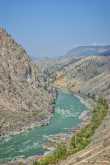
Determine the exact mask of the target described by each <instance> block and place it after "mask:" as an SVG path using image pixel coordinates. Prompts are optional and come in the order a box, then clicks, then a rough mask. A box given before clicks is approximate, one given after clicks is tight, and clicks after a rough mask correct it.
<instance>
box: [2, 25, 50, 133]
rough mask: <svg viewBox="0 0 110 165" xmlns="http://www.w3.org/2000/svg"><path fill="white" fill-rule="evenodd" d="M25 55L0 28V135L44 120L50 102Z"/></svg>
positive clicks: (36, 73) (34, 68) (36, 72)
mask: <svg viewBox="0 0 110 165" xmlns="http://www.w3.org/2000/svg"><path fill="white" fill-rule="evenodd" d="M38 73H39V70H38V69H37V67H36V66H35V65H34V64H32V62H31V59H30V58H29V57H28V55H27V53H26V51H25V50H24V49H23V48H22V47H21V46H20V45H18V44H17V43H16V42H15V41H14V40H13V39H12V37H11V36H10V35H9V34H8V33H7V32H6V31H5V30H4V29H2V28H0V135H5V134H7V133H10V132H11V131H21V130H22V129H24V128H25V127H30V126H31V125H32V123H36V122H39V121H41V120H43V119H48V117H49V116H50V115H49V111H48V110H49V106H50V100H49V95H48V92H47V91H46V90H45V89H44V88H43V87H42V86H41V85H40V80H39V76H38V75H39V74H38Z"/></svg>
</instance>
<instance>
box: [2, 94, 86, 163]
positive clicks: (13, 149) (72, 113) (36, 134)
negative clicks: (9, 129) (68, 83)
mask: <svg viewBox="0 0 110 165" xmlns="http://www.w3.org/2000/svg"><path fill="white" fill-rule="evenodd" d="M84 111H87V108H86V106H85V105H84V104H82V103H81V102H80V100H79V99H78V98H76V97H75V96H73V95H72V94H71V93H69V92H64V91H59V92H58V97H57V99H56V104H55V113H54V115H53V118H52V119H51V121H50V123H49V125H47V126H43V127H39V128H38V127H36V128H33V129H31V130H29V131H28V132H24V133H21V134H17V135H13V136H9V137H7V138H2V139H0V162H5V161H9V160H15V159H17V158H21V157H23V158H26V157H29V156H33V155H38V154H43V153H44V152H46V151H45V150H44V149H43V147H42V145H43V144H45V143H46V142H47V141H48V137H49V136H52V135H56V134H58V133H67V132H68V130H69V129H71V128H76V127H78V126H79V124H80V122H81V121H80V119H79V116H80V114H81V113H82V112H84Z"/></svg>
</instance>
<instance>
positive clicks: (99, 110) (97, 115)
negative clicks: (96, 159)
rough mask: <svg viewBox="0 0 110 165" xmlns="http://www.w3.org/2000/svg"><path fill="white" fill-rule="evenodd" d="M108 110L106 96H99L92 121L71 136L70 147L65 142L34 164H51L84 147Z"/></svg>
mask: <svg viewBox="0 0 110 165" xmlns="http://www.w3.org/2000/svg"><path fill="white" fill-rule="evenodd" d="M107 111H108V104H107V101H106V100H105V99H104V98H99V99H98V101H97V104H96V107H95V108H94V109H93V111H92V118H91V121H90V123H89V124H88V125H87V126H86V127H85V128H82V129H81V130H80V132H78V133H77V134H76V135H74V136H73V137H72V138H71V141H70V144H69V147H68V146H66V145H65V144H63V143H62V144H60V145H58V146H57V148H56V150H55V151H54V152H53V153H52V154H50V155H48V156H46V157H44V158H43V159H42V160H40V161H38V162H34V163H33V165H49V164H55V163H57V162H58V161H59V160H62V159H65V158H66V157H67V156H68V155H70V154H74V153H76V152H78V151H80V150H82V149H84V148H85V147H86V146H87V145H88V144H89V143H90V141H91V136H92V135H93V134H94V132H95V130H96V128H98V126H99V125H100V124H101V122H102V120H103V119H104V117H105V116H106V114H107Z"/></svg>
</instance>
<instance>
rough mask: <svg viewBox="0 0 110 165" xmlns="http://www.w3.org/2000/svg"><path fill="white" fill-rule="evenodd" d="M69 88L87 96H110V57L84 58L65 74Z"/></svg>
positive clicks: (66, 70)
mask: <svg viewBox="0 0 110 165" xmlns="http://www.w3.org/2000/svg"><path fill="white" fill-rule="evenodd" d="M63 74H64V78H65V81H66V83H67V87H68V88H69V89H71V90H72V91H74V92H79V93H82V94H86V95H88V96H89V95H103V96H107V97H109V95H110V57H109V56H108V57H105V56H98V57H97V56H91V57H84V58H82V59H81V60H79V61H78V62H76V63H75V64H71V65H69V67H67V68H66V69H65V72H63Z"/></svg>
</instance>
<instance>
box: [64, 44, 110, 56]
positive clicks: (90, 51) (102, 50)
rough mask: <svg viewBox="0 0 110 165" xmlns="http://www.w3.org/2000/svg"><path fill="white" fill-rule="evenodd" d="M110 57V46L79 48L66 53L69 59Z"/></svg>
mask: <svg viewBox="0 0 110 165" xmlns="http://www.w3.org/2000/svg"><path fill="white" fill-rule="evenodd" d="M92 55H95V56H101V55H102V56H103V55H105V56H109V55H110V45H96V46H93V45H89V46H79V47H76V48H73V49H71V50H70V51H69V52H67V53H66V55H65V56H68V57H84V56H92Z"/></svg>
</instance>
